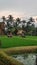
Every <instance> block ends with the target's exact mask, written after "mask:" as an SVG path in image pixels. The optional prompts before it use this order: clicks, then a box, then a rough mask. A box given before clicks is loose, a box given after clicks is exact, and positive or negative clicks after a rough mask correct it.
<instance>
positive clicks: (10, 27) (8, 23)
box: [2, 15, 37, 36]
mask: <svg viewBox="0 0 37 65" xmlns="http://www.w3.org/2000/svg"><path fill="white" fill-rule="evenodd" d="M2 20H3V22H4V23H5V27H4V33H5V34H6V35H7V33H8V32H11V33H12V34H13V35H17V32H18V31H19V30H20V31H21V30H23V31H24V32H22V33H24V35H31V36H37V27H35V24H34V23H35V20H34V19H33V18H32V17H30V18H29V19H28V21H26V20H21V19H20V18H16V19H15V20H14V18H13V16H12V15H9V16H8V17H7V18H6V17H5V16H2Z"/></svg>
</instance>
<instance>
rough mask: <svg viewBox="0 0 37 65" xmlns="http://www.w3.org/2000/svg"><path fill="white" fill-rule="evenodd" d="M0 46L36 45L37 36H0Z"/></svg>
mask: <svg viewBox="0 0 37 65" xmlns="http://www.w3.org/2000/svg"><path fill="white" fill-rule="evenodd" d="M0 40H1V46H0V47H1V48H11V47H20V46H37V36H26V37H25V38H22V37H20V36H13V37H11V38H10V37H7V36H0Z"/></svg>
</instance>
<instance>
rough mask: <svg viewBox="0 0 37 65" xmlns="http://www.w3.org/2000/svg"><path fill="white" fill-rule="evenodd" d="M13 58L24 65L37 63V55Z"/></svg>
mask: <svg viewBox="0 0 37 65" xmlns="http://www.w3.org/2000/svg"><path fill="white" fill-rule="evenodd" d="M13 57H14V58H15V59H16V60H18V61H20V62H22V63H23V64H24V65H35V63H36V55H35V54H20V55H13Z"/></svg>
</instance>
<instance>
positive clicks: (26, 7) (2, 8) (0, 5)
mask: <svg viewBox="0 0 37 65" xmlns="http://www.w3.org/2000/svg"><path fill="white" fill-rule="evenodd" d="M9 14H12V15H13V16H14V17H15V18H16V17H21V18H24V17H28V16H33V17H36V16H37V0H0V17H1V16H3V15H5V16H8V15H9Z"/></svg>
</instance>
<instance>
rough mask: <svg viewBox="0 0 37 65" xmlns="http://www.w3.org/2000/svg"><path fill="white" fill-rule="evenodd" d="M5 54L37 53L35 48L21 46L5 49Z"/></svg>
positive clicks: (36, 47)
mask: <svg viewBox="0 0 37 65" xmlns="http://www.w3.org/2000/svg"><path fill="white" fill-rule="evenodd" d="M4 51H5V52H7V53H9V54H10V53H13V54H15V53H25V52H26V53H28V52H29V53H33V52H37V46H22V47H13V48H7V49H5V50H4Z"/></svg>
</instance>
